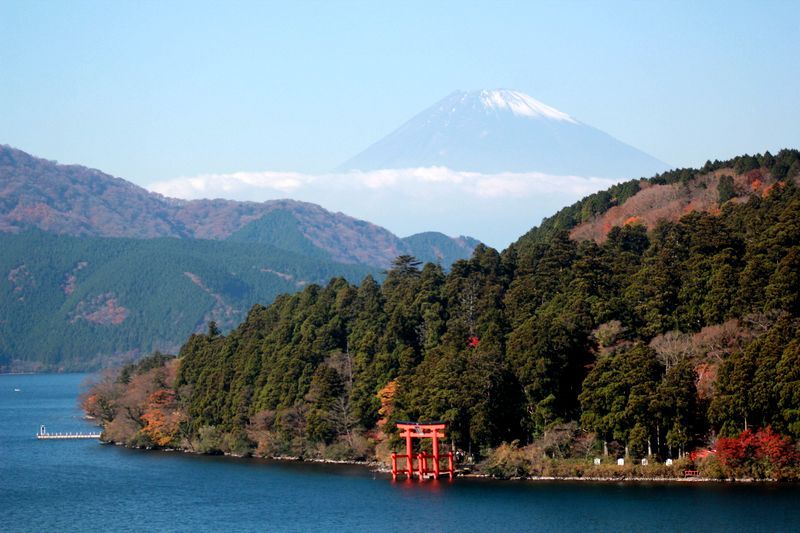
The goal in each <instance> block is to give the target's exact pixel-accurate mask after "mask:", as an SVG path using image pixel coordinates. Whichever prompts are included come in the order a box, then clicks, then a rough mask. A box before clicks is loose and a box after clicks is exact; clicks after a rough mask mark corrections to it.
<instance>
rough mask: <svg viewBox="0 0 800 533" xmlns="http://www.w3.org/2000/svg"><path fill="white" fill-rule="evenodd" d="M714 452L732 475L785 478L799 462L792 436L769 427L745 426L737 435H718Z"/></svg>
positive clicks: (793, 472)
mask: <svg viewBox="0 0 800 533" xmlns="http://www.w3.org/2000/svg"><path fill="white" fill-rule="evenodd" d="M717 454H718V457H719V461H720V463H722V465H724V466H725V467H727V468H728V469H729V471H730V475H731V477H754V478H774V479H784V478H787V477H794V476H793V474H796V473H797V472H796V469H797V467H798V466H800V465H798V460H800V457H799V456H798V451H797V448H796V447H795V446H794V444H793V443H792V440H791V439H790V438H789V437H787V436H784V435H780V434H778V433H775V432H774V431H773V430H772V428H771V427H767V428H766V429H759V430H758V431H755V432H754V431H752V430H750V429H746V430H744V431H742V432H741V433H740V434H739V436H738V437H733V438H720V439H718V440H717Z"/></svg>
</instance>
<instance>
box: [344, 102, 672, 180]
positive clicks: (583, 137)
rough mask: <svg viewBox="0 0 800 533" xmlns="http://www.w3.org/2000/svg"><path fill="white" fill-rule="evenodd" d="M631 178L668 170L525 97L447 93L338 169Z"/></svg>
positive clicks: (609, 138)
mask: <svg viewBox="0 0 800 533" xmlns="http://www.w3.org/2000/svg"><path fill="white" fill-rule="evenodd" d="M428 166H446V167H448V168H451V169H456V170H464V171H477V172H486V173H497V172H532V171H537V172H543V173H547V174H560V175H578V176H599V177H608V178H626V177H627V178H631V177H639V176H650V175H653V174H655V173H656V172H662V171H664V170H666V169H667V168H668V167H669V166H668V165H667V164H665V163H663V162H661V161H659V160H657V159H655V158H654V157H652V156H650V155H648V154H645V153H644V152H642V151H640V150H637V149H636V148H634V147H632V146H629V145H627V144H625V143H623V142H621V141H618V140H617V139H614V138H613V137H611V136H610V135H608V134H606V133H604V132H602V131H600V130H597V129H595V128H593V127H591V126H588V125H586V124H583V123H581V122H579V121H577V120H575V119H573V118H572V117H570V116H569V115H567V114H565V113H562V112H560V111H558V110H556V109H553V108H551V107H549V106H547V105H545V104H542V103H541V102H538V101H537V100H535V99H533V98H532V97H530V96H528V95H525V94H523V93H520V92H517V91H509V90H505V89H496V90H483V91H473V92H461V91H459V92H454V93H452V94H451V95H449V96H447V97H446V98H444V99H443V100H441V101H439V102H437V103H436V104H434V105H433V106H432V107H430V108H428V109H426V110H425V111H423V112H421V113H419V114H418V115H416V116H415V117H413V118H412V119H411V120H409V121H408V122H406V123H405V124H403V125H402V126H401V127H400V128H398V129H397V130H395V131H394V132H392V133H390V134H389V135H387V136H386V137H384V138H383V139H381V140H379V141H378V142H376V143H375V144H373V145H372V146H370V147H368V148H367V149H366V150H364V151H363V152H361V153H360V154H358V155H356V156H355V157H353V158H352V159H350V160H349V161H347V162H345V163H344V164H343V165H341V167H340V168H341V169H345V170H347V169H359V170H375V169H381V168H412V167H428Z"/></svg>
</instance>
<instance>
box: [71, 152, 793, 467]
mask: <svg viewBox="0 0 800 533" xmlns="http://www.w3.org/2000/svg"><path fill="white" fill-rule="evenodd" d="M798 176H800V152H798V151H797V150H782V151H781V152H779V153H778V154H777V155H775V156H773V155H771V154H769V153H766V154H763V155H758V156H740V157H737V158H734V159H732V160H730V161H723V162H720V161H714V162H708V163H707V164H706V165H705V167H703V168H702V169H679V170H676V171H670V172H667V173H664V174H660V175H657V176H655V177H654V178H650V179H649V180H633V181H630V182H626V183H622V184H619V185H616V186H614V187H612V188H611V189H609V190H607V191H602V192H599V193H596V194H593V195H591V196H589V197H587V198H584V199H583V200H581V201H580V202H577V203H576V204H574V205H572V206H569V207H567V208H565V209H563V210H561V211H560V212H558V213H557V214H556V215H554V216H553V217H551V218H549V219H545V220H544V221H543V223H542V224H541V225H540V226H539V227H537V228H534V229H532V230H531V231H530V232H528V233H527V234H525V235H524V236H522V237H521V238H520V239H519V240H518V241H517V242H515V243H514V244H512V245H511V246H510V247H509V248H507V249H506V250H504V251H502V252H498V251H496V250H494V249H491V248H489V247H486V246H484V245H480V246H478V247H477V248H476V250H475V252H474V254H473V256H472V258H471V259H469V260H461V261H457V262H456V263H454V264H453V266H452V268H451V269H450V270H449V271H444V270H443V269H442V268H441V267H440V266H438V265H436V264H432V263H428V264H425V265H422V264H421V263H420V262H419V261H417V260H416V259H415V258H414V257H412V256H400V257H398V258H397V259H396V260H395V261H394V263H393V266H392V267H391V269H389V270H388V271H387V272H386V274H385V279H383V280H376V279H374V278H373V277H372V276H367V277H365V278H364V279H363V280H362V281H361V282H360V283H359V284H358V285H354V284H352V283H350V282H348V281H347V280H345V279H344V278H334V279H332V280H330V282H329V283H328V284H327V285H325V286H319V285H310V286H308V287H306V288H305V289H304V290H302V291H301V292H299V293H296V294H293V295H282V296H279V297H278V298H277V299H276V300H275V301H274V302H273V303H271V304H269V305H268V306H262V305H256V306H254V307H253V308H252V309H251V310H250V311H249V313H248V315H247V318H246V319H245V321H244V322H242V323H241V324H240V325H239V326H238V327H236V328H235V329H234V330H232V331H231V332H229V333H227V334H222V332H221V331H220V330H219V329H218V327H217V325H216V324H214V323H210V324H209V325H208V330H207V332H206V333H204V334H194V335H192V336H191V337H190V338H189V339H188V340H187V341H186V343H185V344H184V345H183V347H182V348H181V349H180V352H179V353H178V354H177V356H168V355H163V354H160V353H155V354H153V355H151V356H149V357H147V358H145V359H142V360H140V361H139V362H137V363H134V364H131V365H128V366H126V367H123V368H121V369H117V370H115V371H109V372H107V373H105V374H104V375H103V376H102V377H101V378H100V379H99V380H98V381H97V382H96V383H94V384H93V385H92V386H91V388H90V389H89V390H88V391H87V392H86V394H85V395H84V396H83V398H82V404H83V407H84V409H85V410H86V412H87V413H88V414H89V415H91V416H94V417H96V418H97V419H98V420H99V421H100V422H101V423H102V425H103V427H104V431H103V439H104V440H106V441H109V442H117V443H124V444H126V445H129V446H134V447H153V448H173V449H174V448H177V449H183V450H188V451H195V452H199V453H230V454H236V455H254V456H261V457H297V458H307V459H310V458H320V459H330V460H377V461H381V462H386V461H387V458H388V456H389V454H390V452H391V450H393V449H398V444H399V443H397V442H396V439H397V437H396V434H395V433H396V432H395V431H393V428H394V422H395V421H397V420H422V421H431V420H437V421H444V422H446V423H447V424H448V433H447V435H448V437H447V438H448V440H450V441H451V442H450V443H449V444H450V445H451V446H452V447H453V449H455V450H458V451H459V457H460V458H461V457H463V463H469V464H470V465H472V466H471V468H473V469H474V470H477V471H480V472H483V473H486V474H488V475H492V476H497V477H526V476H556V477H567V476H574V477H621V476H625V477H651V478H657V477H664V478H668V477H681V476H682V475H683V472H684V471H685V470H692V471H697V472H698V475H699V476H701V477H706V478H714V479H731V478H756V479H794V478H798V477H800V453H798V448H797V445H796V441H797V439H800V188H799V187H798V185H797V181H798V179H799V178H798ZM670 195H672V196H670ZM673 197H674V198H677V199H679V200H680V199H683V200H685V201H682V202H677V203H676V202H674V201H672V200H673V199H674V198H673ZM670 206H679V207H670ZM631 213H640V214H638V215H635V216H629V215H631ZM653 213H656V214H657V215H658V216H657V218H655V216H656V215H655V214H653ZM623 217H624V218H623ZM648 217H649V218H648ZM487 223H491V221H487ZM379 281H382V282H381V283H379ZM697 451H702V453H693V454H690V452H697ZM595 458H601V461H600V464H599V465H598V464H595V461H594V459H595ZM617 458H624V459H625V463H626V464H625V466H618V465H617V463H616V460H617ZM642 459H648V461H647V464H642V461H641V460H642ZM667 459H672V461H671V464H670V465H667V464H666V460H667ZM463 463H462V464H463Z"/></svg>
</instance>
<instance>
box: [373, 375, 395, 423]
mask: <svg viewBox="0 0 800 533" xmlns="http://www.w3.org/2000/svg"><path fill="white" fill-rule="evenodd" d="M396 393H397V380H392V381H390V382H389V383H387V384H386V386H385V387H384V388H382V389H381V390H380V391H379V392H378V399H380V401H381V408H380V409H378V414H379V415H380V417H381V418H380V420H378V427H379V428H381V429H382V428H383V426H385V425H386V422H388V421H389V417H390V416H391V415H392V412H394V395H395V394H396Z"/></svg>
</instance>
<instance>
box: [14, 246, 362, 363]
mask: <svg viewBox="0 0 800 533" xmlns="http://www.w3.org/2000/svg"><path fill="white" fill-rule="evenodd" d="M0 249H2V250H3V253H2V255H0V272H2V273H3V279H2V283H0V365H2V366H4V367H8V366H9V365H10V364H11V362H12V361H13V360H16V363H15V365H16V367H17V368H48V369H53V368H65V369H85V368H94V367H98V366H101V365H103V364H108V363H109V362H110V360H109V358H111V359H112V360H113V358H116V359H118V360H119V359H124V358H131V357H133V356H136V355H138V354H141V353H143V352H149V351H152V350H154V349H161V350H174V349H176V348H177V347H178V346H180V344H181V342H182V341H183V340H184V339H185V338H186V336H187V335H189V334H190V333H192V332H194V331H199V330H202V329H205V327H206V323H207V322H208V321H210V320H214V321H216V322H217V324H218V325H219V327H220V328H222V329H223V330H227V329H230V328H231V327H233V326H235V325H236V324H238V323H239V322H240V321H241V320H242V319H243V318H244V316H245V313H246V311H247V309H249V308H250V307H251V306H252V305H253V304H255V303H257V302H270V301H272V300H273V299H274V298H275V297H276V296H277V295H278V294H281V293H287V292H294V291H296V290H298V289H300V288H302V287H304V286H305V285H307V284H310V283H319V282H322V281H324V280H326V279H328V278H330V277H331V276H338V275H343V276H345V277H347V278H348V279H350V280H358V279H361V278H362V277H363V276H364V275H365V274H366V273H367V272H370V271H371V270H370V269H369V268H368V267H364V266H358V265H342V264H339V263H334V262H332V261H329V260H325V259H315V258H310V257H307V256H303V255H299V254H295V253H292V252H289V251H286V250H282V249H278V248H275V247H273V246H269V245H253V244H249V243H238V242H225V241H209V240H189V239H169V238H158V239H147V240H139V239H116V238H103V237H69V236H64V235H52V234H48V233H43V232H40V231H38V230H31V231H27V232H24V233H20V234H16V235H10V234H0Z"/></svg>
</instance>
